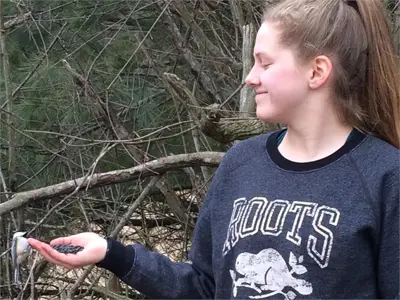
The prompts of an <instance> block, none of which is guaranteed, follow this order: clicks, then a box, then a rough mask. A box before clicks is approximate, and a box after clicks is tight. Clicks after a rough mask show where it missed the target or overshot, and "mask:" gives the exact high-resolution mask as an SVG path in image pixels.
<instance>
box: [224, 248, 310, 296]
mask: <svg viewBox="0 0 400 300" xmlns="http://www.w3.org/2000/svg"><path fill="white" fill-rule="evenodd" d="M302 262H303V256H300V257H299V258H298V259H297V258H296V256H295V255H294V254H293V253H292V252H290V257H289V266H290V267H289V266H288V265H287V264H286V261H285V259H284V258H283V257H282V255H281V254H280V253H279V252H278V251H276V250H275V249H272V248H268V249H264V250H262V251H260V252H259V253H258V254H251V253H248V252H244V253H241V254H239V255H238V257H237V258H236V264H235V268H236V271H234V270H229V271H230V274H231V277H232V281H233V296H234V297H236V295H237V292H238V288H239V287H246V288H250V289H253V290H255V291H257V293H259V295H256V296H250V298H253V299H260V298H268V297H271V296H273V295H276V294H281V295H283V296H284V297H285V299H288V300H293V299H295V298H296V297H297V296H298V294H301V295H310V294H311V293H312V291H313V289H312V285H311V283H309V282H307V281H305V280H303V279H298V278H295V277H294V276H293V275H294V274H297V275H301V274H304V273H306V272H307V269H306V267H305V266H303V265H301V263H302ZM237 273H238V274H240V275H237ZM237 277H238V278H237ZM285 288H289V289H290V290H289V291H287V292H284V291H283V290H284V289H285ZM286 290H287V289H286Z"/></svg>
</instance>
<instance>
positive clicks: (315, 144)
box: [278, 101, 353, 162]
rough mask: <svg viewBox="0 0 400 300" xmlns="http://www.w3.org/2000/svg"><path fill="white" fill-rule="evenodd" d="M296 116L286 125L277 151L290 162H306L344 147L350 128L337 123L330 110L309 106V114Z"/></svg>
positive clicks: (331, 109) (337, 120) (336, 118)
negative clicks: (285, 131) (285, 130)
mask: <svg viewBox="0 0 400 300" xmlns="http://www.w3.org/2000/svg"><path fill="white" fill-rule="evenodd" d="M321 102H322V101H320V102H319V103H321ZM325 104H326V103H325ZM300 116H302V117H301V118H299V119H298V120H293V122H291V123H290V124H288V126H287V133H286V135H285V137H284V139H283V140H282V142H281V144H280V146H279V148H278V149H279V151H280V152H281V154H282V155H283V156H284V157H285V158H287V159H288V160H291V161H294V162H310V161H315V160H319V159H322V158H325V157H327V156H329V155H331V154H332V153H334V152H335V151H337V150H338V149H339V148H340V147H342V146H343V145H344V144H345V142H346V140H347V138H348V136H349V134H350V132H351V131H352V129H353V128H352V127H351V126H349V125H345V124H343V123H341V122H340V121H339V119H338V117H337V116H336V114H335V113H334V111H333V108H329V107H327V106H325V107H323V106H322V105H321V107H320V108H318V106H313V109H312V110H311V112H310V110H308V113H307V114H300ZM304 116H307V117H304Z"/></svg>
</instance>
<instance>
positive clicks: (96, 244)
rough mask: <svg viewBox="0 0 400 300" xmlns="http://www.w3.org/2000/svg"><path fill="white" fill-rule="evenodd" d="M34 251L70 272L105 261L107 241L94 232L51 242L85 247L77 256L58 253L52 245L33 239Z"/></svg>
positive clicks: (30, 241)
mask: <svg viewBox="0 0 400 300" xmlns="http://www.w3.org/2000/svg"><path fill="white" fill-rule="evenodd" d="M28 242H29V244H30V245H31V246H32V248H33V249H35V250H36V251H38V252H39V253H40V254H41V255H43V257H44V258H45V259H46V260H48V261H50V262H52V263H54V264H56V265H59V266H62V267H64V268H66V269H68V270H72V269H76V268H80V267H83V266H86V265H91V264H96V263H98V262H100V261H102V260H103V259H104V256H105V254H106V251H107V241H106V240H105V239H104V238H102V237H100V236H99V235H97V234H95V233H93V232H84V233H79V234H76V235H71V236H67V237H60V238H57V239H54V240H52V241H51V242H50V245H51V246H53V245H77V246H81V247H83V250H82V251H79V252H78V253H76V254H64V253H60V252H58V251H56V250H55V249H53V248H52V247H51V246H50V245H48V244H46V243H43V242H41V241H38V240H36V239H33V238H29V239H28Z"/></svg>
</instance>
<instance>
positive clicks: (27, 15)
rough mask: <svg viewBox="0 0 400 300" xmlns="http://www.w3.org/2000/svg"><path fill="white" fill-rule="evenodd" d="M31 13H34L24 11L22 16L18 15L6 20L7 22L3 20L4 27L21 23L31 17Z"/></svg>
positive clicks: (8, 27) (7, 27)
mask: <svg viewBox="0 0 400 300" xmlns="http://www.w3.org/2000/svg"><path fill="white" fill-rule="evenodd" d="M33 15H34V13H32V12H27V13H24V14H23V15H22V16H18V17H15V18H13V19H11V20H8V21H7V22H4V29H10V28H11V27H14V26H17V25H19V24H22V23H24V22H25V21H27V20H28V19H31V18H33Z"/></svg>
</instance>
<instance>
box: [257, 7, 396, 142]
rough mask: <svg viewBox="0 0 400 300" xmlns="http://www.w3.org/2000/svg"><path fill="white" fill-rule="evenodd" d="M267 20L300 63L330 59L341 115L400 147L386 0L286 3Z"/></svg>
mask: <svg viewBox="0 0 400 300" xmlns="http://www.w3.org/2000/svg"><path fill="white" fill-rule="evenodd" d="M264 21H268V22H272V23H275V24H276V25H277V26H278V28H279V29H280V31H281V36H280V41H281V43H282V45H284V46H287V47H291V48H292V49H293V50H294V52H295V53H296V55H297V57H298V58H299V60H300V61H303V62H305V61H307V60H309V59H312V58H313V57H315V56H317V55H321V54H324V55H327V56H328V57H330V59H331V60H332V64H333V69H334V70H333V87H334V89H333V92H334V97H335V99H336V100H337V102H336V105H337V108H338V114H339V117H340V118H341V120H342V121H343V122H346V123H347V124H349V125H351V126H353V127H355V128H358V129H359V130H361V131H363V132H365V133H369V134H373V135H375V136H377V137H379V138H381V139H383V140H385V141H387V142H389V143H390V144H392V145H393V146H395V147H396V148H400V89H399V86H400V73H399V71H400V70H399V61H398V58H397V56H396V50H395V49H396V48H395V45H394V41H393V38H392V35H391V30H390V25H389V23H388V17H387V15H386V11H385V9H384V7H383V4H382V2H381V0H359V1H355V0H348V1H347V2H346V1H345V0H283V1H278V2H276V3H275V4H274V5H273V6H272V7H269V8H268V9H266V10H265V13H264Z"/></svg>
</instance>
